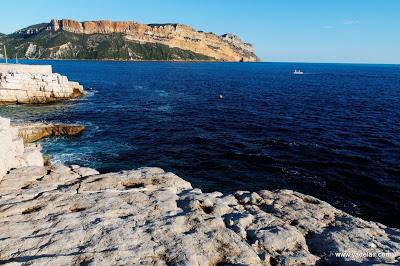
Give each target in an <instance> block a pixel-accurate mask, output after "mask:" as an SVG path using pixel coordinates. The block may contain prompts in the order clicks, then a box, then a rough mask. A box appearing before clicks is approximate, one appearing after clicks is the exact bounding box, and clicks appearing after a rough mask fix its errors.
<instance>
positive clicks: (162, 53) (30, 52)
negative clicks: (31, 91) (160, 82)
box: [2, 19, 258, 62]
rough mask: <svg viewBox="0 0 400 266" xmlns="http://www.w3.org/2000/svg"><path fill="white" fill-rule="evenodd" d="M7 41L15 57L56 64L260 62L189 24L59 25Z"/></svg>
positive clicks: (238, 45) (226, 38) (228, 37)
mask: <svg viewBox="0 0 400 266" xmlns="http://www.w3.org/2000/svg"><path fill="white" fill-rule="evenodd" d="M2 40H3V41H4V42H5V43H6V44H7V46H8V47H9V51H8V53H9V55H10V56H11V57H14V56H15V55H16V54H17V52H18V54H19V56H22V55H25V57H27V58H52V59H66V58H69V59H71V58H79V59H116V60H171V61H235V62H238V61H251V62H254V61H258V58H257V56H256V55H255V54H254V52H253V47H252V45H251V44H248V43H244V42H243V41H242V40H241V39H240V38H239V37H238V36H235V35H233V34H224V35H221V36H218V35H216V34H214V33H210V32H203V31H197V30H195V29H193V28H192V27H190V26H187V25H183V24H141V23H138V22H134V21H124V22H114V21H108V20H101V21H85V22H78V21H75V20H70V19H62V20H57V19H54V20H52V21H51V22H50V23H42V24H37V25H33V26H30V27H27V28H25V29H22V30H19V31H17V32H15V33H13V34H10V35H7V36H3V37H2ZM47 44H49V45H47ZM50 44H51V45H50Z"/></svg>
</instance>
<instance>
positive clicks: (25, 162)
mask: <svg viewBox="0 0 400 266" xmlns="http://www.w3.org/2000/svg"><path fill="white" fill-rule="evenodd" d="M23 166H43V157H42V154H41V152H40V145H38V144H27V145H24V143H23V140H22V138H20V137H19V136H18V129H17V128H14V127H12V126H11V125H10V119H7V118H3V117H0V181H1V179H2V177H3V176H4V175H5V174H6V173H7V172H8V171H9V170H10V169H13V168H18V167H23Z"/></svg>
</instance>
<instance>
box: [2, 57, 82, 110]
mask: <svg viewBox="0 0 400 266" xmlns="http://www.w3.org/2000/svg"><path fill="white" fill-rule="evenodd" d="M83 94H84V91H83V87H82V86H81V85H79V83H77V82H72V81H69V80H68V78H67V77H66V76H62V75H60V74H57V73H52V71H51V66H33V65H19V64H0V103H47V102H53V101H57V100H64V99H70V98H76V97H80V96H82V95H83Z"/></svg>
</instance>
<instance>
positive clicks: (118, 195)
mask: <svg viewBox="0 0 400 266" xmlns="http://www.w3.org/2000/svg"><path fill="white" fill-rule="evenodd" d="M0 122H1V123H0V138H1V139H0V143H1V144H2V149H1V150H0V158H1V160H0V162H5V161H6V162H10V163H9V164H5V165H1V167H0V180H1V181H0V210H1V211H0V224H1V225H2V226H0V240H1V241H0V264H15V263H16V264H33V265H43V264H49V265H50V264H51V265H53V264H57V265H58V264H63V265H65V264H67V265H68V264H70V265H72V264H73V265H75V264H93V265H110V264H118V265H125V264H129V265H139V264H140V265H176V264H178V265H227V264H228V265H229V264H230V265H232V264H234V265H315V264H317V265H318V264H320V265H321V264H334V265H335V264H336V265H359V264H360V265H361V264H362V265H365V264H398V263H400V260H399V256H400V230H398V229H395V228H389V227H386V226H384V225H382V224H379V223H375V222H368V221H364V220H362V219H360V218H357V217H353V216H351V215H349V214H346V213H345V212H342V211H340V210H338V209H336V208H334V207H332V206H331V205H329V204H328V203H326V202H323V201H321V200H319V199H316V198H314V197H311V196H307V195H304V194H301V193H298V192H294V191H290V190H277V191H268V190H263V191H259V192H257V193H255V192H248V191H238V192H235V193H233V194H227V195H224V194H222V193H220V192H214V193H203V192H202V191H201V190H200V189H196V188H192V186H191V184H190V183H188V182H186V181H185V180H183V179H182V178H180V177H178V176H176V175H174V174H173V173H166V172H164V171H163V170H162V169H159V168H140V169H137V170H130V171H122V172H118V173H107V174H99V173H98V172H97V171H96V170H94V169H90V168H85V167H80V166H76V165H72V166H64V165H62V164H55V165H53V166H43V159H42V161H40V160H36V161H35V162H34V163H33V162H32V161H29V160H25V161H23V160H22V159H21V158H24V154H25V153H26V152H30V149H32V148H30V146H29V145H32V144H25V146H24V145H23V144H22V143H23V142H22V139H21V138H20V137H19V136H18V131H17V129H16V128H14V127H12V126H10V121H9V119H5V118H2V119H1V120H0ZM21 145H22V146H21ZM33 145H35V144H33ZM3 147H8V148H7V149H4V148H3ZM21 147H22V148H21ZM10 151H14V152H10ZM15 151H18V152H15ZM34 151H35V153H36V155H37V154H39V155H40V146H38V145H36V146H35V148H34ZM36 157H37V156H36ZM22 161H23V162H22ZM16 162H18V163H16ZM21 162H22V163H21ZM338 253H341V254H342V255H341V256H338V255H337V254H338ZM346 254H347V255H346Z"/></svg>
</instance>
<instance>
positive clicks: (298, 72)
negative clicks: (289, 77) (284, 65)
mask: <svg viewBox="0 0 400 266" xmlns="http://www.w3.org/2000/svg"><path fill="white" fill-rule="evenodd" d="M303 74H304V73H303V71H301V70H297V69H295V70H294V71H293V75H303Z"/></svg>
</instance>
